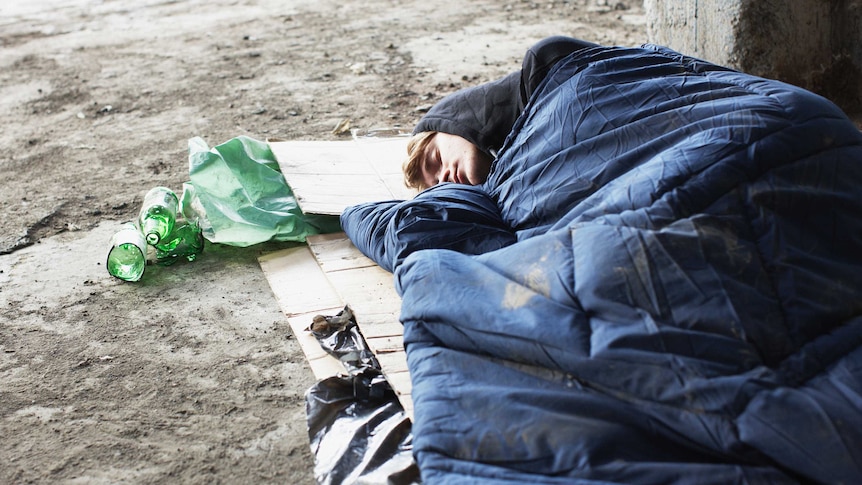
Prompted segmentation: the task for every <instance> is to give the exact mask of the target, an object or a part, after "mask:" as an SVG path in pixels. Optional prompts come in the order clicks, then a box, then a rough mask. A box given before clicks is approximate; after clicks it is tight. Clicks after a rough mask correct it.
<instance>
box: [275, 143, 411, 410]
mask: <svg viewBox="0 0 862 485" xmlns="http://www.w3.org/2000/svg"><path fill="white" fill-rule="evenodd" d="M406 144H407V138H406V137H384V138H375V137H369V138H355V139H352V140H350V141H337V142H325V141H287V142H270V147H271V148H272V151H273V153H274V154H275V156H276V159H277V160H278V163H279V167H280V168H281V170H282V173H283V174H284V176H285V179H286V180H287V182H288V184H290V186H291V189H292V190H293V193H294V195H295V196H296V198H297V202H298V203H299V206H300V207H301V208H302V210H303V212H306V213H309V214H328V215H338V214H341V212H342V211H343V210H344V208H345V207H347V206H349V205H353V204H358V203H361V202H370V201H380V200H392V199H410V198H412V197H413V196H414V195H415V192H414V191H412V190H410V189H407V188H406V187H404V183H403V181H402V180H403V179H402V175H401V162H402V161H403V159H404V156H405V153H406ZM259 261H260V265H261V268H263V271H264V274H265V275H266V277H267V280H268V281H269V284H270V287H271V288H272V290H273V292H274V293H275V296H276V299H277V300H278V302H279V305H280V307H281V309H282V312H283V313H284V314H285V315H286V316H287V319H288V322H289V323H290V326H291V329H292V330H293V333H294V335H295V336H296V338H297V340H298V342H299V344H300V346H301V347H302V349H303V352H305V355H306V358H307V359H308V362H309V365H310V366H311V368H312V371H313V372H314V375H315V377H317V378H318V379H322V378H325V377H330V376H333V375H336V374H339V373H343V372H344V368H343V366H342V365H341V363H340V362H339V361H338V360H337V359H335V358H333V357H331V356H329V355H328V354H326V353H325V352H324V351H323V350H322V349H321V348H320V345H319V344H318V342H317V340H316V339H315V338H314V336H313V335H311V332H309V331H307V330H305V329H306V328H308V326H309V325H310V323H311V321H312V318H313V317H314V315H318V314H321V315H335V314H337V313H338V312H339V311H341V309H342V308H343V307H344V305H345V304H346V305H348V306H350V309H351V311H352V312H353V314H354V316H355V318H356V322H357V324H358V326H359V330H360V332H361V333H362V335H363V337H364V338H365V341H366V343H367V344H368V347H369V348H370V349H371V350H372V351H373V352H374V354H375V356H376V357H377V360H378V362H379V363H380V365H381V369H382V371H383V375H384V376H386V379H387V381H389V384H390V385H391V386H392V388H393V389H394V390H395V392H396V394H397V395H398V398H399V400H400V402H401V404H402V406H403V407H404V409H405V411H406V413H407V415H408V416H409V417H411V418H412V415H413V404H412V400H411V398H410V392H411V383H410V374H409V372H408V371H407V359H406V354H405V353H404V346H403V343H402V335H403V328H402V326H401V322H400V321H399V318H398V316H399V311H400V308H401V299H400V298H399V297H398V295H397V293H396V292H395V287H394V282H393V279H392V274H390V273H389V272H387V271H385V270H383V269H382V268H380V267H379V266H378V265H377V264H375V263H374V262H373V261H372V260H370V259H368V258H366V257H365V256H364V255H362V253H360V252H359V250H358V249H356V247H355V246H353V244H352V243H351V242H350V240H349V239H348V238H347V236H346V235H344V234H343V233H338V234H327V235H319V236H312V237H309V238H308V245H307V246H302V247H297V248H290V249H285V250H282V251H278V252H275V253H271V254H267V255H265V256H262V257H261V258H260V259H259Z"/></svg>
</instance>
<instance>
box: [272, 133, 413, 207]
mask: <svg viewBox="0 0 862 485" xmlns="http://www.w3.org/2000/svg"><path fill="white" fill-rule="evenodd" d="M408 139H409V137H406V136H394V137H361V138H354V139H351V140H349V141H272V142H269V146H270V149H272V152H273V154H274V155H275V158H276V160H278V165H279V167H280V168H281V172H282V174H283V175H284V178H285V179H286V180H287V183H288V185H290V188H291V189H292V190H293V195H294V196H295V197H296V200H297V203H298V204H299V207H300V208H301V209H302V211H303V212H305V213H306V214H325V215H340V214H341V212H342V211H344V209H345V208H346V207H348V206H351V205H356V204H360V203H363V202H374V201H382V200H407V199H411V198H413V196H414V195H415V194H416V192H415V191H414V190H412V189H408V188H407V187H405V186H404V182H403V180H404V177H403V175H402V174H401V164H402V162H403V161H404V158H405V157H406V154H407V141H408Z"/></svg>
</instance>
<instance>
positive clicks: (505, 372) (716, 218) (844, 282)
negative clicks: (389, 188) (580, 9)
mask: <svg viewBox="0 0 862 485" xmlns="http://www.w3.org/2000/svg"><path fill="white" fill-rule="evenodd" d="M860 194H862V133H860V131H859V130H858V129H857V128H856V127H855V126H854V125H853V123H852V122H851V121H849V120H848V119H847V117H846V116H845V115H844V114H843V113H842V112H841V111H840V110H839V109H838V108H836V107H835V106H834V105H833V104H832V103H830V102H829V101H827V100H825V99H823V98H821V97H819V96H816V95H814V94H812V93H810V92H807V91H804V90H802V89H799V88H796V87H793V86H790V85H787V84H783V83H780V82H776V81H771V80H765V79H761V78H757V77H753V76H750V75H746V74H742V73H738V72H735V71H731V70H728V69H726V68H722V67H718V66H714V65H712V64H709V63H706V62H703V61H700V60H697V59H692V58H688V57H684V56H682V55H680V54H678V53H676V52H673V51H670V50H668V49H666V48H662V47H658V46H653V45H646V46H643V47H642V48H607V47H597V48H592V49H587V50H584V51H579V52H576V53H574V54H572V55H571V56H569V57H567V58H565V59H564V60H563V61H561V62H559V63H558V64H557V65H556V66H555V68H554V69H553V70H552V71H551V72H550V74H549V75H548V76H547V78H546V79H545V81H544V83H542V84H541V85H540V86H539V87H538V89H537V90H536V92H535V93H534V94H533V96H532V98H531V99H530V102H529V104H528V105H527V107H526V109H525V110H524V112H523V114H522V115H521V117H520V118H519V119H518V120H517V122H516V123H515V126H514V128H513V130H512V132H511V133H510V134H509V136H508V138H507V139H506V142H505V144H504V146H503V148H502V149H501V150H500V152H499V155H498V158H497V159H496V160H495V162H494V165H493V167H492V170H491V175H490V177H489V179H488V180H487V182H486V183H485V184H484V185H481V186H477V187H468V186H460V185H454V184H444V185H440V186H437V187H434V188H432V189H429V190H427V191H425V192H423V193H421V194H420V195H418V196H417V197H416V198H415V199H414V200H412V201H406V202H400V201H391V202H385V203H375V204H364V205H361V206H356V207H353V208H350V209H348V210H347V211H345V212H344V214H343V215H342V225H343V227H344V228H345V231H346V232H347V233H348V235H349V236H350V238H351V240H353V242H354V243H355V244H356V245H357V247H358V248H359V249H360V250H362V251H363V252H364V253H365V254H367V255H369V256H370V257H372V258H374V259H375V261H377V262H378V263H379V264H381V266H383V267H386V268H389V269H391V270H393V271H394V276H395V281H396V288H397V290H398V292H399V293H400V294H401V296H402V299H403V305H402V310H401V320H402V322H403V324H404V343H405V346H406V351H407V360H408V365H409V369H410V373H411V378H412V382H413V391H412V392H413V400H414V405H415V420H414V426H413V433H414V456H415V458H416V461H417V463H418V465H419V468H420V470H421V473H422V479H423V481H424V482H425V483H434V484H437V483H470V484H474V483H573V482H577V483H593V482H594V483H650V484H653V483H697V484H709V483H715V484H727V483H811V482H817V483H862V195H860Z"/></svg>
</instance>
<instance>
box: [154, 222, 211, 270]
mask: <svg viewBox="0 0 862 485" xmlns="http://www.w3.org/2000/svg"><path fill="white" fill-rule="evenodd" d="M155 248H156V264H159V265H161V266H170V265H172V264H174V263H176V262H177V261H178V260H179V258H185V259H186V260H187V261H194V260H195V258H197V256H198V254H200V253H201V252H202V251H203V250H204V236H203V232H201V228H200V226H199V225H198V224H197V223H196V222H183V223H178V225H176V226H175V227H174V230H173V231H172V232H171V233H170V234H169V235H168V237H166V238H163V239H162V242H160V243H159V244H156V245H155Z"/></svg>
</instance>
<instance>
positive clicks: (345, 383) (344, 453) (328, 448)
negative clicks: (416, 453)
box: [305, 307, 421, 485]
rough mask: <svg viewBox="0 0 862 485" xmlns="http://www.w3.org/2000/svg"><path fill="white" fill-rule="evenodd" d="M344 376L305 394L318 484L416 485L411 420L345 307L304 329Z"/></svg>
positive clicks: (417, 475)
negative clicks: (343, 369) (342, 370)
mask: <svg viewBox="0 0 862 485" xmlns="http://www.w3.org/2000/svg"><path fill="white" fill-rule="evenodd" d="M308 330H311V332H312V334H314V336H315V337H316V338H317V340H318V342H320V345H321V347H323V349H324V350H326V352H328V353H329V354H330V355H333V356H335V357H336V358H338V359H339V360H340V361H341V362H342V364H343V365H344V367H345V369H346V370H347V374H346V375H339V376H333V377H329V378H326V379H323V380H321V381H319V382H317V383H316V384H315V385H314V386H312V387H311V388H310V389H309V390H308V391H307V392H306V395H305V401H306V416H307V419H308V438H309V441H310V442H311V450H312V452H313V453H314V476H315V479H316V480H317V482H318V483H320V484H347V483H351V484H353V483H361V484H392V485H402V484H403V485H408V484H419V483H421V480H420V478H419V469H418V467H417V466H416V463H415V462H414V460H413V446H412V442H413V435H412V433H411V429H412V426H411V422H410V420H409V419H408V418H407V415H406V413H405V412H404V408H403V407H402V406H401V403H400V402H399V401H398V397H397V396H396V394H395V392H394V391H393V390H392V387H391V386H390V385H389V383H388V382H387V381H386V379H385V377H384V376H383V374H382V373H381V371H380V364H379V363H378V362H377V359H376V358H375V357H374V354H373V353H372V352H371V350H370V349H369V348H368V346H367V345H366V343H365V339H364V338H363V337H362V334H361V333H360V331H359V327H358V326H357V325H356V321H355V320H354V318H353V315H352V313H351V312H350V309H349V308H347V307H345V308H344V310H342V311H341V312H340V313H339V314H338V315H335V316H321V315H318V316H316V317H315V318H314V321H313V322H312V324H311V325H310V327H309V328H308Z"/></svg>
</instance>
